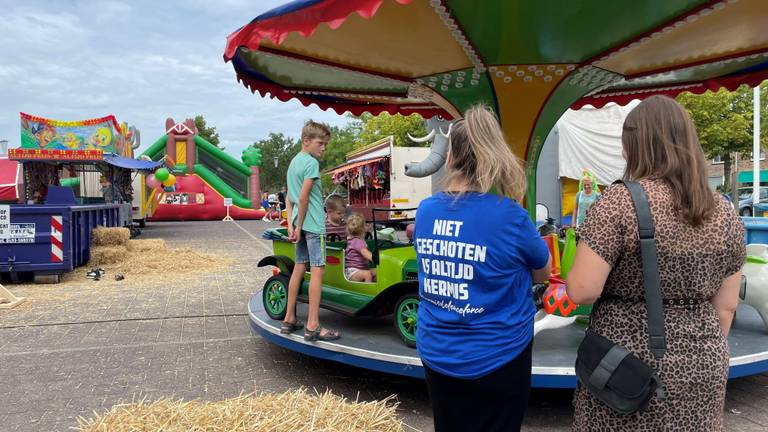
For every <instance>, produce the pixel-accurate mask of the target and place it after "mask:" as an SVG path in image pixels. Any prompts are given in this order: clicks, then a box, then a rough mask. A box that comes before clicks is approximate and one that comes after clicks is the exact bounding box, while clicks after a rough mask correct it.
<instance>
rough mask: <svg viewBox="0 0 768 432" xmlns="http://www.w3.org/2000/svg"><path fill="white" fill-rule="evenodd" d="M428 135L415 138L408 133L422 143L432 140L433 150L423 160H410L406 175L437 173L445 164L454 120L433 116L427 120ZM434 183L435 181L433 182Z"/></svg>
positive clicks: (421, 175)
mask: <svg viewBox="0 0 768 432" xmlns="http://www.w3.org/2000/svg"><path fill="white" fill-rule="evenodd" d="M426 123H427V135H426V136H424V137H422V138H414V137H412V136H411V135H408V138H410V139H411V141H413V142H417V143H422V142H427V141H430V140H431V141H432V152H431V153H430V154H429V156H427V157H426V159H424V160H423V161H421V162H409V163H407V164H405V175H407V176H408V177H427V176H430V175H432V174H435V173H436V172H437V171H438V170H439V169H440V168H442V167H443V165H444V164H445V158H446V156H447V155H448V137H449V136H450V134H451V127H452V126H453V122H452V121H450V120H445V119H443V118H442V117H440V116H435V117H432V118H431V119H429V120H427V121H426ZM433 184H434V183H433Z"/></svg>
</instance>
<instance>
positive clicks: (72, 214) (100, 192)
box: [0, 113, 161, 279]
mask: <svg viewBox="0 0 768 432" xmlns="http://www.w3.org/2000/svg"><path fill="white" fill-rule="evenodd" d="M136 135H137V132H136V131H135V129H134V128H130V129H129V128H128V127H127V125H126V124H125V123H123V124H122V125H120V124H119V123H118V122H117V120H116V119H115V117H114V116H111V115H110V116H106V117H101V118H97V119H91V120H84V121H56V120H50V119H45V118H41V117H36V116H32V115H29V114H25V113H21V146H20V148H14V149H9V150H8V160H9V161H11V162H16V163H18V166H19V170H18V171H17V172H18V174H17V175H18V176H19V177H20V181H17V183H18V184H20V187H19V188H17V190H18V196H17V202H18V203H17V204H11V205H4V206H3V205H0V212H2V213H3V214H4V215H6V218H5V219H4V220H5V223H4V224H3V223H2V220H1V219H0V274H9V275H10V276H11V278H14V279H15V278H17V276H18V274H19V273H32V274H34V275H35V277H36V278H38V277H40V276H54V277H55V278H56V279H58V276H59V275H61V274H62V273H64V272H67V271H71V270H72V269H73V268H74V267H77V266H79V265H82V264H85V263H86V262H87V261H88V259H89V258H90V255H89V251H90V238H91V230H92V229H93V228H95V227H96V226H105V227H115V226H128V227H130V226H131V203H132V199H133V190H132V184H131V183H132V178H133V176H134V175H137V174H134V173H138V172H139V171H151V170H154V169H155V168H157V167H158V166H160V165H161V163H160V162H152V161H143V160H135V159H133V150H134V147H138V140H137V139H136V138H137V137H136ZM8 216H9V217H8Z"/></svg>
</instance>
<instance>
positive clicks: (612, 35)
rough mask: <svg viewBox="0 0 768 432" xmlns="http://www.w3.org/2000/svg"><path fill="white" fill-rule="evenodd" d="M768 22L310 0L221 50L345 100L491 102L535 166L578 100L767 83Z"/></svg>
mask: <svg viewBox="0 0 768 432" xmlns="http://www.w3.org/2000/svg"><path fill="white" fill-rule="evenodd" d="M766 28H768V7H766V5H765V2H764V1H762V0H740V1H738V0H728V1H704V0H666V1H663V2H660V1H654V0H638V1H634V2H616V1H590V2H574V1H567V0H562V1H556V2H552V1H549V2H534V1H522V0H513V1H508V0H485V1H483V2H472V1H465V0H302V1H295V2H292V3H289V4H286V5H285V6H282V7H280V8H277V9H274V10H272V11H270V12H267V13H265V14H263V15H261V16H258V17H256V18H255V19H254V20H253V21H251V22H250V23H248V24H246V25H245V26H243V27H242V28H240V29H239V30H237V31H235V32H234V33H232V34H231V35H229V37H228V38H227V45H226V49H225V52H224V59H225V60H226V61H231V63H232V65H233V67H234V69H235V72H236V74H237V79H238V80H239V81H240V82H242V83H243V85H245V86H246V87H248V88H249V89H250V90H251V91H252V92H259V94H260V95H262V96H266V95H269V96H270V97H272V98H277V99H279V100H282V101H287V100H289V99H297V100H299V101H301V102H302V103H303V104H304V105H309V104H316V105H318V106H319V107H321V108H323V109H328V108H330V109H334V110H335V111H337V112H339V113H342V112H345V111H350V112H352V113H353V114H360V113H363V112H370V113H373V114H377V113H381V112H384V111H386V112H389V113H396V112H399V113H402V114H410V113H419V114H422V115H423V116H425V117H430V116H433V115H441V116H443V117H445V118H456V117H460V116H461V113H462V112H463V111H465V110H466V109H467V108H468V107H469V106H471V105H473V104H476V103H480V102H482V103H485V104H487V105H489V106H491V107H492V108H493V109H494V110H495V111H496V112H497V113H498V115H499V118H500V121H501V123H502V127H503V128H504V131H505V134H506V135H507V139H508V141H509V143H510V146H511V147H512V150H513V151H514V152H515V153H516V154H517V155H518V156H519V157H521V158H523V159H525V160H526V161H527V162H528V164H527V167H528V169H529V175H532V174H533V172H534V171H535V167H536V163H537V162H538V154H539V152H540V150H541V146H542V145H543V142H544V139H545V138H546V135H547V133H548V132H549V130H550V129H551V128H552V126H553V125H554V124H555V122H556V121H557V119H558V118H559V117H560V116H561V115H562V114H563V112H564V111H565V110H566V109H567V108H569V107H573V108H579V107H581V106H584V105H585V104H591V105H593V106H595V107H601V106H603V105H605V104H606V103H608V102H611V101H613V102H618V103H620V104H625V103H627V102H628V101H630V100H632V99H638V98H639V99H642V98H644V97H647V96H649V95H653V94H666V95H670V96H674V95H676V94H678V93H680V92H683V91H690V92H693V93H702V92H704V91H706V90H717V89H719V88H721V87H725V88H728V89H735V88H736V87H738V86H739V85H741V84H745V83H746V84H749V85H752V86H754V85H757V84H758V83H759V82H761V81H762V80H764V79H766V77H768V32H767V31H765V29H766ZM531 193H533V194H535V191H533V192H531ZM530 197H531V196H530V195H529V198H530ZM534 202H535V201H534ZM529 204H530V201H529Z"/></svg>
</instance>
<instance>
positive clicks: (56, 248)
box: [51, 216, 64, 262]
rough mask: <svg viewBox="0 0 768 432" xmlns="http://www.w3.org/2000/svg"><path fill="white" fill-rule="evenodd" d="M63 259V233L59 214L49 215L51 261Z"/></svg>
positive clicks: (61, 260)
mask: <svg viewBox="0 0 768 432" xmlns="http://www.w3.org/2000/svg"><path fill="white" fill-rule="evenodd" d="M63 261H64V233H63V223H62V217H61V216H51V262H63Z"/></svg>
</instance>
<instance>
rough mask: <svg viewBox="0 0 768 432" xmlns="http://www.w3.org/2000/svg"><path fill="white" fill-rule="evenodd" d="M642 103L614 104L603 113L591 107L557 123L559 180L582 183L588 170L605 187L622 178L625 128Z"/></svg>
mask: <svg viewBox="0 0 768 432" xmlns="http://www.w3.org/2000/svg"><path fill="white" fill-rule="evenodd" d="M639 103H640V101H639V100H634V101H632V102H630V103H629V104H627V105H626V106H621V105H616V104H614V103H610V104H608V105H606V106H605V107H603V108H600V109H597V108H594V107H593V106H591V105H587V106H585V107H584V108H581V109H580V110H571V109H569V110H568V111H566V112H565V114H563V116H562V117H561V118H560V120H559V121H558V122H557V127H558V131H559V141H558V160H559V170H558V176H559V177H568V178H572V179H576V180H578V179H579V178H580V177H581V173H582V171H583V170H584V169H588V170H590V171H591V172H592V173H594V174H595V176H596V177H597V182H598V183H600V184H603V185H609V184H611V183H613V182H614V181H615V180H617V179H619V178H621V176H622V175H623V174H624V167H625V166H626V161H624V158H623V157H622V156H621V152H622V150H621V130H622V129H621V128H622V125H623V124H624V119H625V118H626V117H627V114H629V112H630V111H632V109H633V108H635V107H636V106H637V105H638V104H639Z"/></svg>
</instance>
